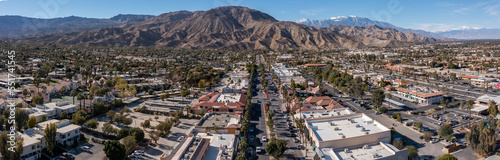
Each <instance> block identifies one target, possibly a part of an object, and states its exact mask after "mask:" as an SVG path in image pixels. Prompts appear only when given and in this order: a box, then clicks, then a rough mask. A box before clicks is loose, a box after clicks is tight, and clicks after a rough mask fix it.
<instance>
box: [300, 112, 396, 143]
mask: <svg viewBox="0 0 500 160" xmlns="http://www.w3.org/2000/svg"><path fill="white" fill-rule="evenodd" d="M307 123H308V125H309V126H310V127H311V128H312V130H313V132H314V134H315V135H316V137H317V138H318V140H319V141H330V140H336V139H342V138H349V137H357V136H362V135H367V134H374V133H379V132H384V131H389V128H387V127H385V126H383V125H382V124H380V123H378V122H376V121H375V120H373V119H371V118H370V117H368V116H366V115H365V114H353V115H351V116H341V117H338V118H329V119H320V120H308V121H307Z"/></svg>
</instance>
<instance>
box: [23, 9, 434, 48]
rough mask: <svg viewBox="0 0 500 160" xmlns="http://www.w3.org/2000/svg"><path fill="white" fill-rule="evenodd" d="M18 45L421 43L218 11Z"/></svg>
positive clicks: (179, 13)
mask: <svg viewBox="0 0 500 160" xmlns="http://www.w3.org/2000/svg"><path fill="white" fill-rule="evenodd" d="M379 30H386V28H382V29H379ZM390 32H391V33H392V32H398V31H390ZM379 33H381V34H385V33H386V32H380V31H379ZM387 33H389V32H387ZM366 35H369V34H366ZM391 35H397V34H391ZM17 40H21V41H34V42H41V43H61V44H70V45H73V44H77V45H86V46H94V45H99V46H116V47H120V46H158V47H173V48H185V49H199V48H208V49H218V48H225V49H271V50H287V49H312V50H322V49H338V48H345V49H353V48H365V47H397V46H407V45H409V43H412V42H415V41H413V40H415V39H411V38H410V39H408V40H407V41H400V40H397V38H394V37H391V36H389V37H385V38H384V39H381V38H377V37H376V36H358V35H347V34H342V33H339V32H338V31H330V30H327V29H320V28H315V27H311V26H307V25H302V24H297V23H294V22H288V21H278V20H276V19H275V18H274V17H272V16H270V15H268V14H267V13H263V12H260V11H258V10H254V9H250V8H247V7H240V6H225V7H217V8H214V9H210V10H207V11H194V12H190V11H176V12H169V13H164V14H161V15H159V16H156V17H153V18H150V19H147V20H143V21H138V22H131V23H126V24H124V25H120V26H118V27H108V28H103V29H96V30H90V31H80V32H72V33H67V34H52V35H41V36H33V37H27V38H18V39H17ZM431 40H433V39H431Z"/></svg>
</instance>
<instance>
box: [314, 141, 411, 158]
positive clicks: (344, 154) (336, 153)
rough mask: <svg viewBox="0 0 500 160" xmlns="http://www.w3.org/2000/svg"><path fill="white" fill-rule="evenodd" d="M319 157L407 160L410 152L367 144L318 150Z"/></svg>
mask: <svg viewBox="0 0 500 160" xmlns="http://www.w3.org/2000/svg"><path fill="white" fill-rule="evenodd" d="M316 150H317V151H316V152H317V153H318V156H319V157H320V158H321V159H325V160H355V159H376V160H396V159H397V160H407V159H408V150H406V149H404V150H399V149H397V148H396V147H394V146H392V145H391V144H389V143H384V142H379V143H374V144H365V145H362V146H358V147H351V148H344V149H332V148H318V149H316Z"/></svg>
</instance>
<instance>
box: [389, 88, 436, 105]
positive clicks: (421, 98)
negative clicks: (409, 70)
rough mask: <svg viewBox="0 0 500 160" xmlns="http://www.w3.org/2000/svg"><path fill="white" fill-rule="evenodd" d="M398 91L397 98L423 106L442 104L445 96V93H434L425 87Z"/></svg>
mask: <svg viewBox="0 0 500 160" xmlns="http://www.w3.org/2000/svg"><path fill="white" fill-rule="evenodd" d="M396 91H397V95H399V96H396V97H397V98H400V99H402V100H407V101H410V102H416V103H418V104H422V105H431V104H434V103H440V102H441V99H442V98H443V95H444V92H440V91H434V90H430V89H428V88H424V87H405V88H402V87H399V88H396ZM396 97H394V98H396Z"/></svg>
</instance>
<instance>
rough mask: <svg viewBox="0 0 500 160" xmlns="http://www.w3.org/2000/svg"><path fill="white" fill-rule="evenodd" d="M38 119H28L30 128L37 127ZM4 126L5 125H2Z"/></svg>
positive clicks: (32, 117)
mask: <svg viewBox="0 0 500 160" xmlns="http://www.w3.org/2000/svg"><path fill="white" fill-rule="evenodd" d="M36 122H37V120H36V117H35V116H31V117H30V118H29V119H28V128H33V127H35V125H36ZM2 125H3V124H2Z"/></svg>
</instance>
